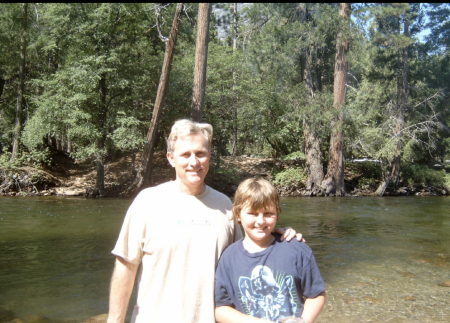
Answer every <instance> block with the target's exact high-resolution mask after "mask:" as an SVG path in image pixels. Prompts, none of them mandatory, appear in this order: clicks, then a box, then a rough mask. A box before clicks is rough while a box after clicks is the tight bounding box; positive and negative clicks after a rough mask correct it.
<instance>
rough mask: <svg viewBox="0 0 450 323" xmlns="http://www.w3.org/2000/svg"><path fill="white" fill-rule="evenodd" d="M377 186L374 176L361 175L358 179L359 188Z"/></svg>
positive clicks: (373, 187)
mask: <svg viewBox="0 0 450 323" xmlns="http://www.w3.org/2000/svg"><path fill="white" fill-rule="evenodd" d="M377 187H378V183H377V182H376V180H375V178H372V177H370V178H367V177H362V178H360V179H359V180H358V188H360V189H363V190H364V189H375V188H377Z"/></svg>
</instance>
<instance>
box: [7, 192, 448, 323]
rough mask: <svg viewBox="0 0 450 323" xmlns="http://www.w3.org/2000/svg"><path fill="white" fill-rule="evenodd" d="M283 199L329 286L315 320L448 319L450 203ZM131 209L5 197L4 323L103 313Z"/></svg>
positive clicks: (115, 203)
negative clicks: (115, 248) (115, 250)
mask: <svg viewBox="0 0 450 323" xmlns="http://www.w3.org/2000/svg"><path fill="white" fill-rule="evenodd" d="M281 202H282V210H283V213H282V214H281V216H280V219H279V226H292V227H293V228H295V229H296V230H297V231H299V232H302V233H303V234H304V236H305V238H306V240H307V243H308V244H309V245H310V246H311V248H312V249H313V251H314V254H315V256H316V259H317V262H318V265H319V268H320V270H321V272H322V275H323V277H324V279H325V282H326V285H327V304H326V306H325V309H324V311H323V312H322V314H321V316H320V318H319V320H318V321H317V322H321V323H324V322H338V323H339V322H346V323H348V322H450V287H442V286H439V285H438V284H439V283H442V282H445V281H449V280H450V270H449V269H450V234H449V233H450V212H449V210H450V197H384V198H382V197H346V198H282V199H281ZM130 203H131V200H129V199H85V198H68V197H27V198H22V197H14V198H10V197H1V198H0V323H2V322H7V321H11V320H13V319H15V318H21V319H22V321H23V322H26V321H27V320H28V321H29V322H30V321H32V320H33V318H34V320H35V321H36V320H38V321H40V322H48V323H65V322H72V323H78V322H83V321H84V320H86V319H87V318H89V317H92V316H95V315H99V314H103V313H106V312H107V310H108V292H109V291H108V290H109V282H110V277H111V273H112V269H113V264H114V257H113V256H112V255H111V254H110V251H111V250H112V248H113V246H114V244H115V240H116V239H117V235H118V232H119V230H120V226H121V224H122V221H123V217H124V215H125V212H126V210H127V208H128V206H129V205H130ZM132 297H133V298H135V295H133V296H132ZM128 317H129V315H128ZM27 318H28V319H27ZM16 322H17V320H16Z"/></svg>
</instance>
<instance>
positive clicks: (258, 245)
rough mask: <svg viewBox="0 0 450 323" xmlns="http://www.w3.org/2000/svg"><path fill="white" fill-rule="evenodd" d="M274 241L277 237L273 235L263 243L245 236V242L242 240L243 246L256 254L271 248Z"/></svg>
mask: <svg viewBox="0 0 450 323" xmlns="http://www.w3.org/2000/svg"><path fill="white" fill-rule="evenodd" d="M274 240H275V237H274V236H273V235H270V237H267V239H265V240H263V241H254V240H252V239H250V238H249V237H248V236H245V238H244V240H242V245H243V246H244V249H245V250H247V251H248V252H250V253H255V252H260V251H263V250H265V249H267V247H268V246H270V245H271V244H272V242H273V241H274Z"/></svg>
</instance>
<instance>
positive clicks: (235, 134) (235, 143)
mask: <svg viewBox="0 0 450 323" xmlns="http://www.w3.org/2000/svg"><path fill="white" fill-rule="evenodd" d="M237 27H238V12H237V3H234V4H233V31H234V33H233V53H235V52H236V50H237ZM235 92H236V69H235V68H233V97H234V104H233V152H232V155H233V156H236V155H237V152H238V129H237V94H236V93H235Z"/></svg>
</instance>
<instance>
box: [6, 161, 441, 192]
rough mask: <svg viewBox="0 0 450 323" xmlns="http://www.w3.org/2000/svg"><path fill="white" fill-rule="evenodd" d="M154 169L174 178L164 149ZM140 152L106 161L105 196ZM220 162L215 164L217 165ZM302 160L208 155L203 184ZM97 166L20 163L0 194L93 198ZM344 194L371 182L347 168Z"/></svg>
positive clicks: (229, 187)
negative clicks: (359, 181)
mask: <svg viewBox="0 0 450 323" xmlns="http://www.w3.org/2000/svg"><path fill="white" fill-rule="evenodd" d="M154 159H155V166H154V170H153V174H154V176H153V181H154V185H157V184H159V183H163V182H166V181H168V180H171V179H173V178H174V172H173V169H172V168H171V167H170V165H169V164H168V163H167V160H166V158H165V154H164V153H163V152H159V153H156V154H155V158H154ZM139 160H140V156H139V154H138V155H135V156H132V154H131V153H124V154H121V155H120V156H117V157H116V158H115V159H114V160H113V161H110V162H108V163H107V164H106V166H105V189H106V192H107V197H126V196H125V194H124V192H125V191H126V189H127V188H128V187H129V186H130V185H131V183H132V182H133V180H134V174H135V172H134V171H133V166H132V165H133V164H136V165H139ZM218 164H219V165H220V166H219V165H218ZM299 165H301V162H299V161H280V160H278V159H274V158H252V157H247V156H239V157H231V156H227V157H221V158H220V161H219V160H217V159H214V158H213V160H212V163H211V168H210V172H209V174H208V176H207V178H206V183H207V184H208V185H209V186H211V187H213V188H215V189H217V190H218V191H220V192H223V193H224V194H226V195H228V196H233V194H234V192H235V190H236V188H237V186H238V185H239V183H240V182H241V181H242V180H244V179H246V178H249V177H252V176H262V177H265V178H267V179H269V180H273V175H272V174H273V173H274V169H278V170H279V169H288V168H294V167H297V166H299ZM95 176H96V172H95V167H94V164H93V163H92V161H85V162H82V163H76V162H74V161H73V160H72V159H70V158H69V157H68V156H65V155H62V156H59V159H58V160H56V162H54V163H53V165H52V166H51V167H42V168H40V169H37V168H33V167H29V166H27V167H20V168H18V169H15V170H14V171H9V172H7V171H5V170H3V172H2V174H1V173H0V196H83V197H96V196H97V194H96V191H95V189H94V187H95ZM345 185H346V188H347V194H346V196H355V197H356V196H376V194H375V189H376V188H374V187H371V188H365V189H361V188H359V187H358V185H357V180H355V176H353V177H352V174H349V173H348V172H346V177H345ZM278 189H279V193H280V195H281V196H291V197H313V196H324V194H323V192H321V191H318V192H314V191H308V190H306V189H305V187H304V186H302V185H301V184H300V185H298V186H289V187H278ZM449 193H450V192H449V191H448V190H447V189H445V188H443V187H437V186H427V187H409V186H401V187H395V188H393V187H390V188H388V189H387V190H386V192H385V194H384V196H448V195H449Z"/></svg>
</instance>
